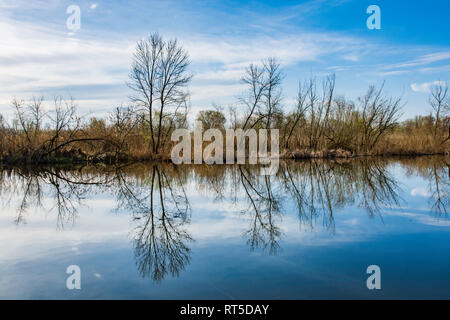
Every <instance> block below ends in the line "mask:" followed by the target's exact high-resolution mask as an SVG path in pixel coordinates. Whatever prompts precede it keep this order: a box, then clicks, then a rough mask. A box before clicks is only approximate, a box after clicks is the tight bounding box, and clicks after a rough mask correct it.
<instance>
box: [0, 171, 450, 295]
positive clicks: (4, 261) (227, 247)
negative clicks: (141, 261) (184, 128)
mask: <svg viewBox="0 0 450 320" xmlns="http://www.w3.org/2000/svg"><path fill="white" fill-rule="evenodd" d="M439 169H441V170H442V169H443V168H441V167H439ZM445 170H446V169H445ZM387 172H389V174H391V176H392V177H394V178H395V181H396V183H397V184H398V186H399V190H398V196H399V199H400V200H399V204H392V205H391V206H389V207H386V206H383V207H382V210H381V215H379V214H376V215H374V216H370V215H369V214H368V213H367V212H366V211H365V209H364V208H363V207H362V206H361V205H359V202H358V201H355V203H352V204H346V205H342V206H340V207H338V208H335V210H334V212H333V218H334V219H333V223H331V224H330V221H329V217H324V215H320V214H319V215H317V216H316V217H315V218H314V219H313V222H311V221H310V220H307V221H304V222H303V223H300V219H299V217H298V212H297V207H296V206H295V204H294V201H293V198H292V196H291V195H290V194H289V193H288V192H287V191H286V190H285V189H283V187H282V186H281V184H280V183H277V182H275V183H273V184H272V185H271V187H272V189H273V190H281V192H280V193H279V195H280V197H281V198H280V199H281V205H282V209H281V210H280V211H282V212H283V213H282V214H281V215H274V217H273V222H274V223H275V224H276V225H277V226H278V227H279V229H280V235H279V237H278V250H277V251H276V254H270V248H269V247H267V248H266V249H265V250H264V249H262V248H258V247H257V248H254V250H251V244H250V240H249V239H250V237H251V233H249V228H250V229H251V228H252V224H254V221H255V220H254V215H253V213H252V209H251V206H250V204H249V202H248V201H247V199H246V197H245V194H244V193H243V192H242V190H240V191H239V192H238V193H237V195H236V198H235V201H232V199H231V194H232V190H228V187H227V188H225V190H224V196H223V197H222V198H221V199H217V194H215V193H214V192H213V191H212V189H211V188H210V186H208V185H202V186H200V184H199V181H196V180H193V179H190V180H189V181H188V182H187V183H186V184H185V185H184V188H185V190H186V196H187V198H188V199H189V203H190V206H191V220H190V223H187V224H186V225H185V226H184V229H185V230H186V232H187V233H188V234H190V237H191V238H192V239H193V241H192V242H188V247H189V248H190V249H191V251H190V253H189V255H190V262H189V263H186V265H185V267H184V269H182V270H180V271H179V276H178V277H173V276H171V275H170V272H169V273H167V275H166V276H165V277H164V279H162V280H161V281H153V280H152V278H151V277H145V278H143V277H142V276H141V274H140V272H139V270H138V268H137V261H136V258H135V256H134V248H133V240H132V238H133V236H134V235H133V230H134V229H135V228H136V226H137V225H139V224H141V223H143V221H142V218H141V219H135V218H136V217H135V216H133V215H132V214H130V213H129V212H127V210H123V209H121V210H119V211H117V212H116V211H114V209H115V208H116V207H117V203H116V199H115V196H114V194H110V193H108V192H107V191H104V190H103V191H101V192H100V191H99V192H97V193H95V194H92V193H89V194H88V196H87V198H86V199H84V200H82V203H83V205H82V206H79V207H77V209H78V213H77V217H76V219H75V223H74V225H73V226H72V225H71V224H70V223H69V224H68V225H65V227H64V229H62V228H57V226H56V223H55V208H54V202H53V199H52V198H49V197H47V198H44V199H42V202H43V206H44V208H46V209H42V208H34V207H30V208H28V210H27V211H26V213H25V215H24V223H21V224H19V225H16V224H14V220H15V219H17V211H16V208H17V204H18V203H19V201H20V200H21V195H19V194H13V195H9V196H11V199H10V200H9V205H7V204H6V203H2V206H3V210H2V212H1V214H0V274H1V277H0V298H64V299H65V298H88V299H95V298H150V299H176V298H180V299H181V298H224V299H228V298H237V299H239V298H255V299H258V298H264V299H277V298H431V297H435V298H450V275H449V274H448V270H450V268H449V267H450V249H449V248H448V243H449V239H450V233H449V231H450V220H449V219H448V217H447V215H445V214H444V215H442V214H441V215H438V214H436V212H433V211H432V208H433V202H434V201H433V200H435V198H434V197H435V196H434V195H433V189H432V187H430V182H431V181H432V179H427V178H424V177H423V176H419V175H418V174H414V173H412V174H411V173H408V174H407V170H406V169H405V167H403V166H401V165H400V164H398V163H392V164H390V165H388V167H387ZM444 173H445V172H444ZM149 174H150V173H149ZM443 177H444V178H446V179H448V175H447V176H445V174H444V175H443ZM275 180H276V179H275ZM228 182H229V181H228ZM440 187H441V188H442V190H441V191H442V192H443V194H444V196H446V197H447V202H445V204H448V180H447V181H445V180H444V184H443V185H441V186H440ZM46 188H47V187H46ZM446 192H447V193H446ZM5 195H6V193H5V192H3V195H2V197H3V198H2V200H4V198H6V196H5ZM3 202H4V201H3ZM51 208H53V210H52V209H51ZM71 264H76V265H79V266H80V267H81V270H82V290H80V291H77V290H74V291H69V290H67V289H66V288H65V280H66V277H67V276H68V275H67V274H66V273H65V270H66V268H67V266H68V265H71ZM371 264H377V265H380V267H381V271H382V290H381V291H378V292H375V291H369V290H367V289H366V287H365V281H366V278H367V275H366V273H365V269H366V268H367V266H369V265H371Z"/></svg>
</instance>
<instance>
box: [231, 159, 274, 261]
mask: <svg viewBox="0 0 450 320" xmlns="http://www.w3.org/2000/svg"><path fill="white" fill-rule="evenodd" d="M239 172H240V177H241V179H240V181H241V185H242V187H243V189H244V190H245V194H246V196H247V199H248V202H249V210H247V212H251V227H250V229H249V230H247V231H246V232H245V236H246V237H248V241H247V242H248V244H249V245H250V248H251V249H252V250H254V249H257V248H263V249H267V248H268V249H269V253H270V254H276V252H277V250H278V249H279V243H278V241H279V238H280V236H281V231H280V229H279V227H278V226H277V218H280V217H281V201H282V197H281V193H280V192H277V191H278V189H277V188H275V187H273V186H272V183H271V177H270V176H259V175H258V173H256V172H255V171H253V172H252V171H251V170H250V169H249V168H248V167H246V168H245V167H242V166H239ZM255 173H256V174H255Z"/></svg>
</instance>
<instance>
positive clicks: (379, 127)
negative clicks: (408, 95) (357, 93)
mask: <svg viewBox="0 0 450 320" xmlns="http://www.w3.org/2000/svg"><path fill="white" fill-rule="evenodd" d="M383 88H384V83H383V85H382V86H381V87H380V89H379V90H377V89H376V88H375V87H374V86H371V87H370V88H369V90H368V91H367V93H366V95H365V96H364V97H362V98H359V102H360V104H361V110H360V117H361V119H360V120H361V121H360V123H361V126H362V132H361V139H362V141H361V144H360V146H361V147H362V148H363V149H364V151H365V152H368V151H370V150H372V149H373V147H375V145H376V144H377V143H378V141H379V140H380V138H381V137H382V136H383V135H384V134H385V133H386V132H388V131H389V130H392V129H393V128H394V126H395V125H396V123H397V121H398V119H399V117H400V111H401V107H402V106H401V98H393V97H390V98H387V97H386V96H385V95H384V94H383Z"/></svg>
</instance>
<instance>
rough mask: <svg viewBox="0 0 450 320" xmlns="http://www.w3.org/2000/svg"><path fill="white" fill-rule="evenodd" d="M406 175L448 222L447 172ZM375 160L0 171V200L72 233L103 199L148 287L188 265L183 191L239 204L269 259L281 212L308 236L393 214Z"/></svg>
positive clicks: (255, 243)
mask: <svg viewBox="0 0 450 320" xmlns="http://www.w3.org/2000/svg"><path fill="white" fill-rule="evenodd" d="M398 162H399V163H401V164H402V165H403V167H404V168H405V169H406V171H407V174H411V175H420V176H422V177H423V178H424V179H427V180H428V181H429V192H430V195H431V196H430V201H431V202H432V203H431V204H430V207H431V208H432V210H433V211H434V212H435V213H437V214H438V215H442V214H447V208H448V202H449V196H450V192H449V191H450V179H449V176H448V175H449V174H450V169H449V164H448V163H447V158H436V157H433V158H419V159H414V160H411V159H401V160H398ZM389 163H392V162H387V161H384V160H382V159H370V158H362V159H353V160H338V161H322V160H310V161H301V162H293V161H290V162H285V163H281V164H280V169H279V171H278V174H277V175H276V176H260V175H259V168H258V167H257V166H239V165H236V166H220V167H212V166H174V165H169V164H163V163H158V164H135V165H123V166H119V167H99V168H96V167H83V168H71V169H61V168H47V167H45V168H43V167H41V168H34V169H30V168H19V169H18V168H14V169H5V170H1V171H0V200H1V201H2V204H3V205H4V206H6V205H11V204H12V203H13V205H12V206H14V207H15V208H16V209H17V218H15V222H16V223H17V224H18V225H19V224H22V223H25V222H26V219H25V218H26V215H27V213H28V212H29V211H31V210H32V209H34V208H39V207H42V208H43V207H44V206H45V205H46V204H47V203H48V201H46V200H48V199H50V200H51V203H52V207H51V208H44V209H45V210H46V211H47V212H51V211H52V210H53V211H54V212H56V216H57V226H58V227H59V228H63V227H64V225H66V224H67V223H70V222H71V223H73V222H74V221H75V218H76V216H77V212H78V209H79V207H80V206H81V205H82V204H83V200H84V199H86V198H88V197H92V196H93V195H95V194H96V193H99V192H102V193H103V192H106V193H109V194H112V195H113V196H114V197H115V199H116V205H117V208H116V211H124V212H126V213H131V214H132V217H133V223H135V224H136V227H135V228H134V229H133V231H132V233H131V237H132V239H133V242H134V248H135V257H136V263H137V266H138V269H139V272H140V273H141V275H142V276H144V277H146V276H149V277H151V278H153V279H154V280H156V281H160V280H162V279H163V278H164V277H166V276H168V275H172V276H177V275H179V273H180V272H181V271H182V270H184V268H185V267H186V266H187V265H188V264H189V263H190V253H191V252H190V247H189V244H190V243H191V242H192V241H193V238H192V237H191V235H190V234H189V232H188V231H187V230H186V227H187V226H188V225H189V223H190V214H189V212H190V205H189V201H188V198H187V195H186V193H185V188H188V187H190V185H189V186H188V183H190V184H191V183H192V185H195V186H196V188H197V191H202V192H205V193H206V194H209V195H213V196H214V199H215V201H229V203H234V204H237V202H238V201H240V199H242V197H243V198H244V201H245V204H246V206H247V207H246V210H244V214H245V215H246V217H247V218H249V220H250V225H249V227H248V229H247V230H246V231H245V232H244V236H245V238H246V239H247V243H248V245H249V247H250V248H251V249H252V250H255V249H263V250H267V251H268V252H269V253H270V254H276V252H277V250H278V249H279V247H280V239H281V236H282V230H281V226H280V224H281V219H282V218H283V215H284V213H286V212H287V211H288V210H294V211H296V212H297V214H298V219H299V221H300V226H301V227H304V226H306V227H307V228H311V229H313V228H315V227H316V225H317V220H318V219H323V222H322V224H323V225H324V226H325V228H327V229H328V230H331V232H334V230H335V228H336V226H335V215H336V211H337V210H339V209H343V208H346V207H348V206H350V205H357V206H359V207H361V208H364V209H365V210H366V211H367V213H368V214H369V215H370V216H376V215H378V216H380V217H381V215H382V212H383V210H384V208H386V207H390V206H393V205H398V204H399V202H400V200H399V192H400V188H399V186H398V183H397V181H396V180H395V178H394V177H393V176H392V174H391V173H390V172H389V171H390V170H388V164H389Z"/></svg>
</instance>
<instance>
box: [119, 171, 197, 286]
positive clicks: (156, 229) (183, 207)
mask: <svg viewBox="0 0 450 320" xmlns="http://www.w3.org/2000/svg"><path fill="white" fill-rule="evenodd" d="M168 167H169V166H164V165H156V164H155V165H153V166H152V167H151V168H150V177H146V178H144V179H143V180H141V181H137V180H134V181H130V180H128V181H127V177H126V176H124V174H123V172H121V171H118V172H117V178H116V179H117V180H116V181H117V182H118V184H117V186H118V188H117V193H116V194H117V199H118V204H119V206H120V207H121V208H126V209H127V210H130V211H131V212H132V213H133V218H134V221H135V222H136V223H138V226H137V227H136V228H135V229H134V230H133V232H132V237H133V240H134V244H135V257H136V263H137V265H138V269H139V272H140V273H141V275H142V276H143V277H146V276H151V277H152V279H153V280H155V281H160V280H162V279H163V278H164V277H165V276H166V275H167V274H171V275H172V276H178V275H179V273H180V271H181V270H183V269H184V268H185V267H186V265H188V264H189V263H190V248H189V247H188V243H189V242H191V241H192V240H193V239H192V238H191V236H190V235H189V233H188V232H187V231H186V230H185V229H184V227H185V225H186V224H188V223H189V221H190V218H189V215H188V211H189V202H188V199H187V197H186V194H185V191H184V187H183V183H182V181H181V180H179V178H180V176H179V175H178V174H177V173H176V172H172V173H171V174H170V175H169V174H168V172H166V170H167V169H168Z"/></svg>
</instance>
